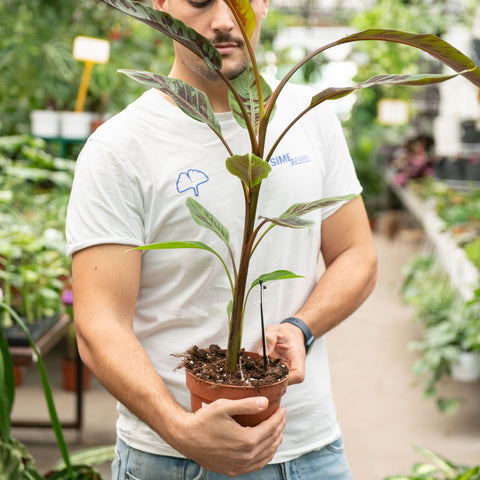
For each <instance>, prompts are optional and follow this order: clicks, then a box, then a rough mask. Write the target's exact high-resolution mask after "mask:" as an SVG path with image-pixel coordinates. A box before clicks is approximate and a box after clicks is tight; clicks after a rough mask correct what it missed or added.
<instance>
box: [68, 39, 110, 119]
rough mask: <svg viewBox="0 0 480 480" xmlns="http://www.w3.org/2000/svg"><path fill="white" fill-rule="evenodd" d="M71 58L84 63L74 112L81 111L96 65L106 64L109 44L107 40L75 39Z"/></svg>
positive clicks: (108, 55)
mask: <svg viewBox="0 0 480 480" xmlns="http://www.w3.org/2000/svg"><path fill="white" fill-rule="evenodd" d="M73 58H74V59H75V60H80V61H83V62H85V67H84V69H83V75H82V80H81V82H80V88H79V89H78V95H77V101H76V103H75V111H76V112H81V111H83V106H84V104H85V98H86V96H87V90H88V84H89V83H90V76H91V74H92V69H93V66H94V65H95V64H96V63H107V62H108V60H109V58H110V43H109V42H108V41H107V40H102V39H100V38H92V37H82V36H79V37H76V38H75V40H74V41H73Z"/></svg>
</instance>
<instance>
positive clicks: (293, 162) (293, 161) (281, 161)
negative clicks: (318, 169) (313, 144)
mask: <svg viewBox="0 0 480 480" xmlns="http://www.w3.org/2000/svg"><path fill="white" fill-rule="evenodd" d="M310 161H311V160H310V158H309V156H308V155H298V156H294V155H292V154H291V153H285V154H283V155H276V156H275V157H272V158H271V159H270V166H271V167H277V166H279V165H290V166H292V167H295V166H297V165H301V164H302V163H309V162H310Z"/></svg>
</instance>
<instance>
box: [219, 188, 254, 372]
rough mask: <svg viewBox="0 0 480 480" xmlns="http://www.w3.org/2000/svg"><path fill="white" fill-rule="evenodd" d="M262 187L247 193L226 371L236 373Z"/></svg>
mask: <svg viewBox="0 0 480 480" xmlns="http://www.w3.org/2000/svg"><path fill="white" fill-rule="evenodd" d="M259 192H260V185H257V186H256V187H254V188H253V189H251V190H250V191H248V192H247V195H248V197H247V201H246V202H245V226H244V238H243V244H242V245H243V247H242V253H241V257H240V264H239V267H238V277H237V278H236V282H235V295H234V297H233V306H232V318H231V321H230V330H229V333H228V345H227V358H226V369H227V370H228V371H229V372H234V371H235V370H236V368H237V365H238V358H239V355H240V350H241V348H242V333H243V317H244V300H245V292H246V285H247V277H248V267H249V264H250V258H251V256H252V247H253V242H252V235H253V232H254V227H255V216H256V212H257V205H258V195H259Z"/></svg>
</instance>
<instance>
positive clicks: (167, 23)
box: [102, 0, 480, 371]
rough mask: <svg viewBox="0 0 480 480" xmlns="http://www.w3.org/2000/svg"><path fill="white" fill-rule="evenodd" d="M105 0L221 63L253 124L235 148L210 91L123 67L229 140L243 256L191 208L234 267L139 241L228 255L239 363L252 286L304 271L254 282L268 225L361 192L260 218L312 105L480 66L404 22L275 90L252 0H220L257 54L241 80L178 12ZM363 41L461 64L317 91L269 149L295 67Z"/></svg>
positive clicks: (478, 77) (364, 35)
mask: <svg viewBox="0 0 480 480" xmlns="http://www.w3.org/2000/svg"><path fill="white" fill-rule="evenodd" d="M102 1H103V2H104V3H106V4H108V5H110V6H112V7H114V8H116V9H118V10H120V11H122V12H124V13H126V14H128V15H130V16H132V17H134V18H136V19H138V20H139V21H141V22H144V23H145V24H147V25H149V26H150V27H152V28H154V29H156V30H158V31H159V32H161V33H163V34H165V35H167V36H168V37H170V38H172V39H173V40H174V41H176V42H178V43H179V44H181V45H183V46H184V47H186V48H188V49H189V50H191V51H192V52H193V53H195V54H196V55H197V56H198V57H200V58H201V59H202V60H203V61H204V63H205V65H206V66H207V67H208V68H209V69H211V70H213V71H215V72H216V73H217V74H218V76H219V77H220V79H221V80H222V81H223V82H224V83H225V84H226V85H227V86H228V89H229V103H230V108H231V111H232V113H233V115H234V117H235V119H236V120H237V122H238V123H239V124H240V125H241V126H242V127H243V128H245V129H246V130H247V131H248V135H249V139H250V151H249V152H233V151H232V149H231V148H230V146H229V145H228V143H227V142H226V140H225V138H224V137H223V136H222V132H221V128H220V125H219V123H218V122H217V120H216V118H215V115H214V113H213V110H212V108H211V106H210V103H209V101H208V98H207V96H206V94H205V93H204V92H202V91H201V90H198V89H196V88H194V87H192V86H190V85H189V84H187V83H185V82H183V81H182V80H178V79H173V78H169V77H167V76H163V75H159V74H157V73H152V72H145V71H136V70H120V71H121V72H122V73H124V74H126V75H128V76H129V77H131V78H133V79H135V80H137V81H139V82H141V83H143V84H145V85H147V86H150V87H154V88H157V89H159V90H160V91H162V92H163V93H165V94H167V95H168V96H169V97H170V98H171V99H172V100H173V101H174V102H175V103H176V105H177V106H178V107H179V108H180V109H181V110H182V111H183V112H184V113H185V114H186V115H188V116H190V117H192V118H194V119H195V120H197V121H199V122H203V123H205V124H206V125H208V126H209V127H210V129H211V130H212V132H213V134H214V135H216V136H217V137H218V139H219V141H220V142H222V144H223V145H224V146H225V149H226V154H228V155H227V159H226V168H227V169H228V171H229V172H230V173H231V174H232V175H235V176H236V177H238V178H239V179H240V181H241V183H242V187H243V192H244V199H245V217H244V232H243V243H242V249H241V254H240V259H239V260H238V259H235V258H234V256H233V253H232V249H231V247H230V242H229V233H228V230H227V229H226V228H225V227H224V226H223V225H222V224H221V222H220V221H219V220H218V219H217V218H216V217H215V216H214V215H213V214H212V213H211V212H209V211H207V210H206V209H205V208H203V207H202V206H201V205H200V204H199V203H198V202H196V201H195V200H193V199H188V200H187V202H186V205H187V208H188V209H189V211H190V213H191V215H192V217H193V218H194V220H195V221H196V222H197V223H198V224H199V225H201V226H202V227H204V228H208V229H210V230H211V231H212V232H214V233H215V234H216V235H217V236H219V238H220V239H221V240H222V241H223V243H224V244H225V246H226V250H227V256H228V257H229V262H230V263H231V265H230V268H229V267H228V266H227V263H228V262H227V260H225V259H224V258H223V257H222V256H221V255H220V254H219V253H218V252H215V251H214V250H213V249H212V248H210V247H209V246H208V245H206V244H203V243H199V242H189V241H172V242H163V243H156V244H151V245H145V246H142V247H138V248H139V249H143V250H146V249H171V248H197V249H202V250H205V251H208V252H211V253H213V254H215V255H216V256H217V257H218V258H219V259H220V260H221V262H222V264H223V266H224V268H225V270H226V273H227V277H228V279H229V282H230V286H231V289H232V301H231V302H230V303H229V305H228V308H227V312H228V315H229V339H228V346H227V360H226V367H227V369H228V370H230V371H234V370H235V369H236V368H237V364H238V356H239V352H240V349H241V343H242V329H243V317H244V312H245V304H246V301H247V299H248V294H249V292H250V291H251V289H252V288H253V287H255V286H256V285H258V284H259V283H260V281H262V282H267V281H273V280H280V279H285V278H295V277H297V276H298V275H296V274H294V273H292V272H289V271H285V270H281V271H275V272H271V273H268V274H264V275H262V276H261V277H259V278H257V279H256V280H255V281H254V282H253V283H252V284H251V285H250V286H249V288H248V289H247V275H248V270H249V264H250V260H251V258H252V255H253V253H254V251H255V249H256V247H257V245H258V242H259V241H260V240H262V239H263V238H264V236H265V234H266V233H267V232H269V231H270V230H271V229H272V228H274V227H276V226H283V227H289V228H309V227H311V222H309V221H307V220H305V219H303V218H302V217H303V216H304V215H305V214H307V213H309V212H311V211H313V210H316V209H318V208H323V207H325V206H326V205H331V204H332V203H337V202H342V201H347V200H350V199H352V198H353V197H354V196H352V195H347V196H343V197H337V198H329V199H320V200H317V201H314V202H309V203H303V204H297V205H293V206H292V207H290V208H289V209H287V210H286V211H285V212H283V213H282V214H281V215H279V216H278V217H275V218H265V217H259V218H257V204H258V198H259V194H260V187H261V185H262V182H263V181H264V180H265V179H267V177H268V175H269V173H270V171H271V167H270V165H269V160H270V158H271V157H272V155H273V153H274V151H275V149H276V147H277V146H278V144H279V143H280V142H281V141H282V139H283V138H284V136H285V135H286V134H287V133H288V131H289V130H290V128H291V127H292V126H293V125H294V124H295V123H296V122H297V121H298V120H299V119H300V118H302V117H303V116H304V115H305V114H306V113H308V112H309V111H310V110H312V109H313V108H315V107H317V106H318V105H320V104H321V103H323V102H325V101H327V100H335V99H338V98H341V97H344V96H346V95H349V94H350V93H352V92H354V91H356V90H358V89H362V88H368V87H371V86H375V85H399V86H401V85H405V86H422V85H427V84H433V83H439V82H443V81H446V80H449V79H451V78H453V77H455V76H457V75H462V76H464V77H465V78H466V79H467V80H469V81H470V82H472V83H473V84H475V85H477V86H479V87H480V70H479V69H478V67H477V66H476V65H475V63H474V62H473V61H472V60H470V59H469V58H468V57H466V56H465V55H463V54H462V53H461V52H459V51H458V50H457V49H455V48H454V47H453V46H451V45H450V44H448V43H446V42H445V41H443V40H441V39H440V38H438V37H437V36H435V35H430V34H427V35H418V34H414V33H408V32H403V31H397V30H378V29H377V30H366V31H363V32H359V33H355V34H353V35H349V36H347V37H344V38H341V39H339V40H337V41H334V42H332V43H329V44H327V45H325V46H323V47H321V48H319V49H317V50H315V51H314V52H312V53H311V54H309V55H308V56H306V57H305V58H304V59H303V60H302V61H300V62H299V63H297V64H296V65H295V66H294V67H293V68H292V69H291V70H290V71H289V72H288V73H287V75H286V76H285V77H284V78H283V79H282V80H281V81H280V83H279V84H278V86H277V87H276V88H275V90H273V91H272V89H271V88H270V86H269V85H268V83H267V82H266V81H265V80H264V79H263V78H262V77H261V75H260V71H259V68H258V65H257V62H256V58H255V53H254V51H253V48H252V44H251V42H250V37H251V35H252V33H253V31H254V29H255V21H256V19H255V14H254V11H253V9H252V7H251V5H250V1H249V0H219V1H224V2H225V3H226V4H227V5H228V7H229V8H230V10H231V12H232V14H233V15H234V17H235V19H236V21H237V23H238V26H239V28H240V31H241V33H242V36H243V39H244V41H245V45H246V46H247V49H248V54H249V57H250V67H249V68H248V69H247V70H246V71H245V72H244V73H243V74H242V75H240V76H239V77H238V78H237V79H235V80H233V81H231V80H229V79H228V78H226V77H225V75H224V74H223V73H222V57H221V55H220V53H219V52H218V51H217V50H216V48H215V47H214V46H213V44H212V43H211V42H210V41H209V40H208V39H207V38H205V37H203V36H202V35H200V34H199V33H198V32H196V31H195V30H193V29H191V28H189V27H188V26H187V25H185V24H184V23H183V22H181V21H180V20H178V19H176V18H173V17H172V16H171V15H169V14H168V13H166V12H162V11H158V10H156V9H153V8H150V7H147V6H145V5H143V4H141V3H133V2H132V1H130V0H102ZM358 41H387V42H394V43H401V44H406V45H410V46H412V47H414V48H417V49H420V50H423V51H425V52H427V53H428V54H430V55H432V56H433V57H434V58H436V59H438V60H439V61H441V62H443V63H444V64H445V65H448V66H449V67H451V68H452V69H453V70H454V73H451V74H416V75H408V74H386V75H380V76H375V77H373V78H370V79H369V80H366V81H365V82H362V83H360V84H358V85H355V86H348V87H331V88H327V89H325V90H322V91H321V92H319V93H318V94H316V95H314V96H313V97H312V100H311V103H310V105H309V106H308V107H307V108H305V110H304V111H303V112H301V113H300V114H299V115H298V116H297V117H296V118H293V119H292V120H291V122H290V124H288V126H287V127H286V128H285V130H284V131H283V132H282V133H281V134H280V135H279V136H278V138H277V139H276V140H275V141H274V142H273V145H272V147H271V148H270V150H269V151H266V150H265V140H266V136H267V131H268V123H269V120H270V119H271V118H272V115H273V114H274V110H275V103H276V100H277V99H278V97H279V95H280V94H281V92H282V89H283V88H284V87H285V85H286V84H287V82H288V81H289V80H290V79H291V78H292V76H293V75H294V74H295V72H296V71H298V70H299V69H300V68H301V67H302V66H303V65H304V64H305V63H306V62H308V61H309V60H311V59H312V58H314V57H315V56H316V55H319V54H321V53H322V52H324V51H326V50H327V49H330V48H333V47H335V46H338V45H342V44H345V43H351V42H358Z"/></svg>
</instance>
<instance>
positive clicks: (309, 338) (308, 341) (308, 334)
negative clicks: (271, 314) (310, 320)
mask: <svg viewBox="0 0 480 480" xmlns="http://www.w3.org/2000/svg"><path fill="white" fill-rule="evenodd" d="M280 323H291V324H292V325H295V326H296V327H298V328H299V329H300V330H301V331H302V333H303V337H304V338H305V352H306V353H308V351H309V350H310V347H311V346H312V344H313V342H314V340H315V337H314V336H313V333H312V331H311V330H310V328H309V326H308V325H307V324H306V323H305V322H304V321H303V320H300V319H299V318H297V317H288V318H286V319H285V320H282V321H281V322H280Z"/></svg>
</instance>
